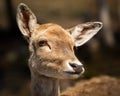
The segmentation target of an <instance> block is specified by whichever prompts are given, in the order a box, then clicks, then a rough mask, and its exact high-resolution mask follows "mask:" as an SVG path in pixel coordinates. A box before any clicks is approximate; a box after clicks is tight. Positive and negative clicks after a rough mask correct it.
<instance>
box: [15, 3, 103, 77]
mask: <svg viewBox="0 0 120 96" xmlns="http://www.w3.org/2000/svg"><path fill="white" fill-rule="evenodd" d="M17 22H18V26H19V29H20V31H21V33H22V34H23V36H24V37H25V38H27V40H28V42H29V50H30V52H31V56H30V59H29V67H30V70H31V72H32V73H38V74H40V75H44V76H47V77H51V78H58V79H72V78H77V77H79V76H80V75H81V74H82V73H83V72H84V67H83V65H82V63H81V62H80V61H79V60H78V59H77V57H76V56H75V54H74V46H75V47H78V46H82V45H83V44H85V43H86V42H87V41H88V40H90V39H91V38H92V37H93V36H94V35H95V34H96V33H97V32H98V31H99V30H100V29H101V27H102V23H101V22H87V23H84V24H79V25H76V26H75V27H72V28H70V29H64V28H62V27H61V26H60V25H57V24H53V23H48V24H42V25H40V24H38V23H37V19H36V16H35V15H34V14H33V12H32V11H31V10H30V9H29V8H28V6H26V5H25V4H23V3H21V4H20V5H19V6H18V10H17Z"/></svg>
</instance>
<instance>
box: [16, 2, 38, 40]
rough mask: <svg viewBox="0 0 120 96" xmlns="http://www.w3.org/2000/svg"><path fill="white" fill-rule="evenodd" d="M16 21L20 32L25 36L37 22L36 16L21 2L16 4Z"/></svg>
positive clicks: (28, 34) (27, 35)
mask: <svg viewBox="0 0 120 96" xmlns="http://www.w3.org/2000/svg"><path fill="white" fill-rule="evenodd" d="M17 23H18V27H19V29H20V31H21V33H22V34H23V35H24V36H25V37H27V38H29V37H30V36H31V32H32V31H33V30H34V27H35V25H36V24H37V19H36V16H35V15H34V14H33V13H32V11H31V10H30V9H29V8H28V6H27V5H25V4H23V3H20V4H19V5H18V9H17Z"/></svg>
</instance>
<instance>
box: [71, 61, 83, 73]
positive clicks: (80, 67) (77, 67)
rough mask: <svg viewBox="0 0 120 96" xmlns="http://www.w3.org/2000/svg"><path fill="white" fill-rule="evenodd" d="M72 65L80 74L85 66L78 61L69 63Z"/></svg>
mask: <svg viewBox="0 0 120 96" xmlns="http://www.w3.org/2000/svg"><path fill="white" fill-rule="evenodd" d="M69 64H70V66H71V67H72V68H73V69H74V71H75V73H76V74H80V73H81V72H82V71H83V66H82V65H78V64H76V63H69Z"/></svg>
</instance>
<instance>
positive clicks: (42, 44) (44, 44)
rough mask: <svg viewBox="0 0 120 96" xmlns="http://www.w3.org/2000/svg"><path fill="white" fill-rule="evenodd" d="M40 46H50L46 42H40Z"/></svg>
mask: <svg viewBox="0 0 120 96" xmlns="http://www.w3.org/2000/svg"><path fill="white" fill-rule="evenodd" d="M38 45H39V46H40V47H42V46H46V45H48V44H47V41H46V40H41V41H39V42H38Z"/></svg>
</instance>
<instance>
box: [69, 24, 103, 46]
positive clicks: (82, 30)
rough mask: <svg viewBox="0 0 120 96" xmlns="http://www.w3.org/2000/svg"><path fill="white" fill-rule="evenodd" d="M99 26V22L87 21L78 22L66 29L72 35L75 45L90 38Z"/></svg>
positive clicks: (100, 26) (81, 43) (100, 25)
mask: <svg viewBox="0 0 120 96" xmlns="http://www.w3.org/2000/svg"><path fill="white" fill-rule="evenodd" d="M101 28H102V23H101V22H87V23H84V24H79V25H77V26H75V27H73V28H71V29H68V30H67V31H69V32H70V34H71V35H72V37H73V39H74V41H75V45H76V46H81V45H83V44H85V43H86V42H87V41H88V40H90V39H91V38H92V37H93V36H94V35H95V34H96V33H97V32H98V31H99V30H100V29H101Z"/></svg>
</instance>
